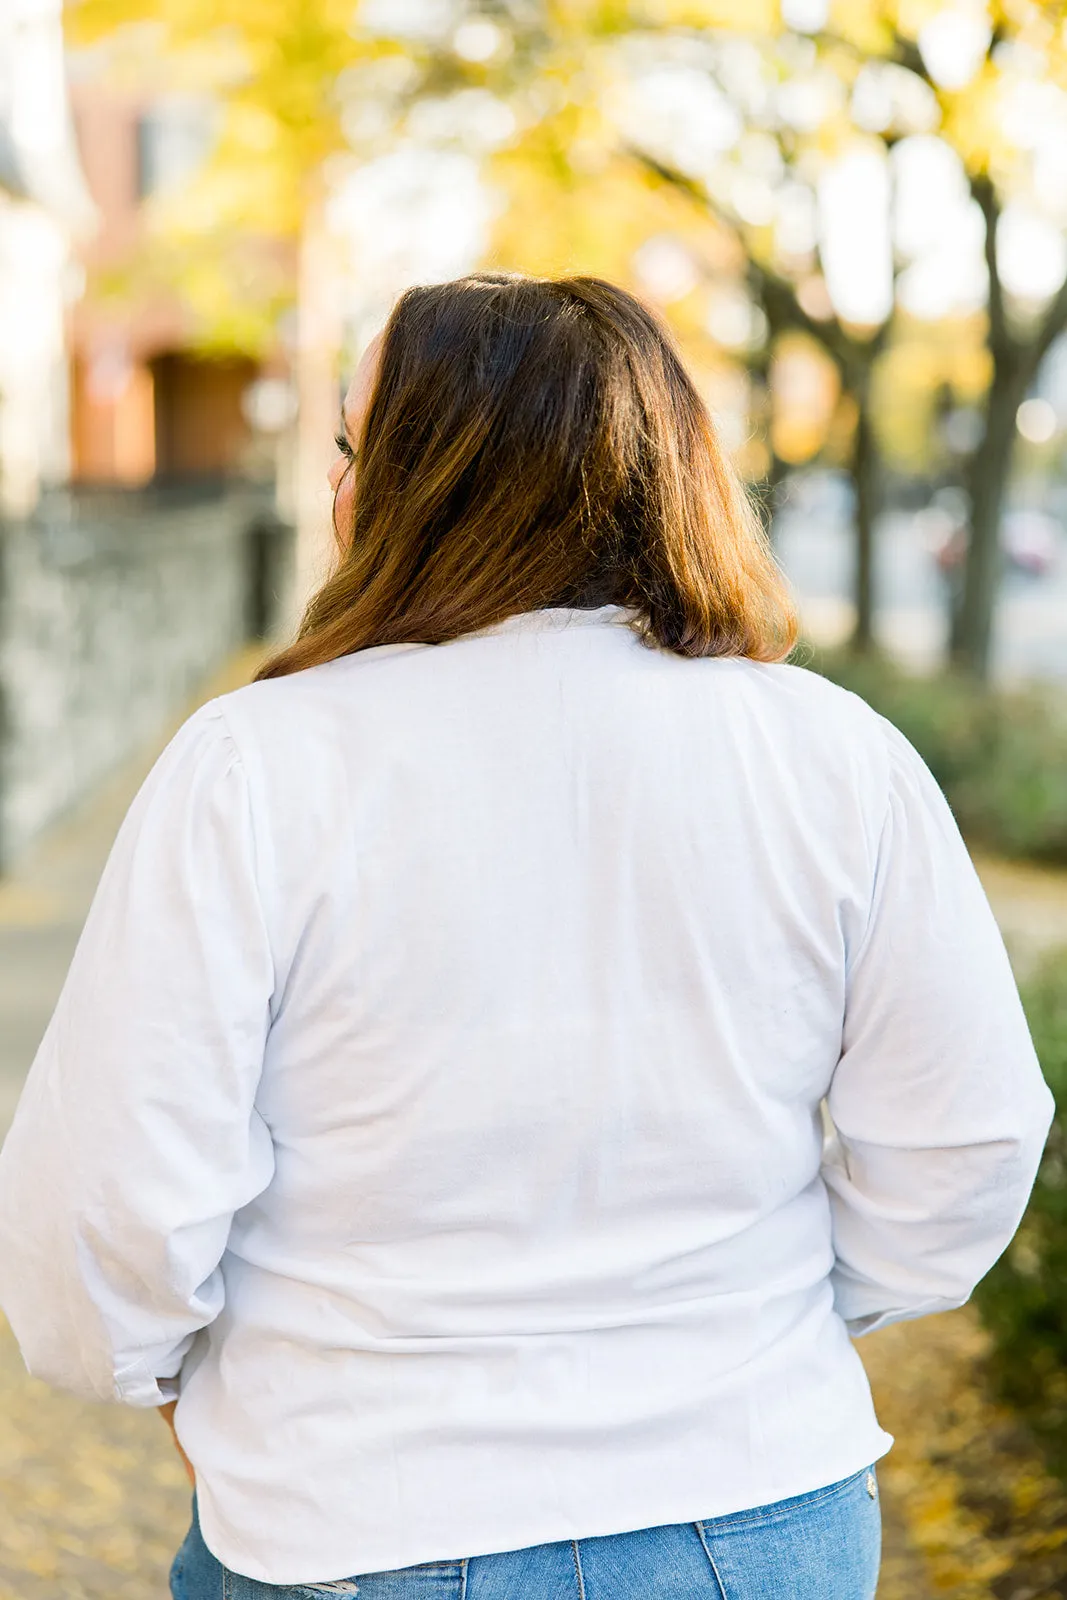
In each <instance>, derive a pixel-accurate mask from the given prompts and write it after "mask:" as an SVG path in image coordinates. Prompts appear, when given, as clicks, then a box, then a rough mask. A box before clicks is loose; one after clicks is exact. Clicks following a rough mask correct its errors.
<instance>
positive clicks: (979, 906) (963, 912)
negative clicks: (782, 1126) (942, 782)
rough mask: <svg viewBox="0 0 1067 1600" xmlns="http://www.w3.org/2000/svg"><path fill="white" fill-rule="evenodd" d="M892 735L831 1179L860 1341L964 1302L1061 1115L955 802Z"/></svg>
mask: <svg viewBox="0 0 1067 1600" xmlns="http://www.w3.org/2000/svg"><path fill="white" fill-rule="evenodd" d="M880 720H881V719H880ZM882 731H883V735H884V738H885V741H886V747H887V753H888V803H887V806H886V811H885V820H884V826H883V829H882V833H881V839H880V843H879V849H878V859H877V868H876V875H875V887H874V895H873V902H872V909H871V915H870V920H869V924H868V926H867V929H866V933H865V935H864V938H863V941H862V943H861V945H860V947H859V948H858V950H857V951H856V952H855V953H854V955H853V958H852V960H851V963H850V972H849V982H848V998H847V1005H846V1014H845V1022H844V1034H843V1040H842V1054H841V1058H840V1061H839V1063H838V1066H837V1069H836V1071H835V1073H834V1077H833V1081H832V1084H831V1088H830V1092H829V1095H828V1097H827V1105H828V1110H829V1113H830V1117H831V1120H832V1122H833V1125H834V1128H835V1129H836V1137H834V1138H832V1139H831V1140H830V1141H829V1142H828V1146H827V1152H826V1157H825V1161H824V1168H823V1176H824V1179H825V1182H826V1185H827V1188H828V1190H829V1194H830V1204H831V1211H832V1221H833V1236H834V1248H835V1255H836V1266H835V1269H834V1272H833V1284H834V1290H835V1297H836V1304H837V1308H838V1311H839V1312H840V1314H841V1316H842V1317H843V1318H844V1320H845V1322H846V1323H847V1325H848V1328H849V1331H850V1332H851V1333H852V1334H853V1335H859V1334H863V1333H869V1332H872V1331H873V1330H874V1329H875V1328H879V1327H882V1326H883V1325H885V1324H887V1323H890V1322H897V1321H901V1320H903V1319H905V1318H908V1317H919V1316H924V1315H925V1314H926V1313H928V1312H933V1311H945V1310H949V1309H951V1308H952V1307H954V1306H959V1305H962V1304H963V1303H964V1301H965V1300H966V1299H967V1298H968V1296H969V1295H970V1293H971V1291H972V1290H973V1288H974V1286H975V1284H976V1283H977V1282H978V1281H979V1279H981V1278H982V1277H983V1276H984V1275H985V1273H986V1272H988V1271H989V1268H990V1267H991V1266H992V1265H993V1263H994V1262H995V1261H996V1259H997V1257H998V1256H999V1255H1000V1254H1001V1252H1002V1251H1003V1250H1004V1249H1005V1247H1006V1246H1007V1244H1008V1243H1009V1241H1010V1240H1011V1237H1012V1235H1013V1234H1014V1232H1015V1230H1016V1228H1017V1227H1018V1225H1019V1221H1020V1219H1021V1217H1022V1214H1023V1211H1024V1209H1025V1207H1026V1203H1027V1200H1028V1198H1029V1195H1030V1190H1031V1188H1032V1186H1033V1182H1034V1178H1035V1176H1036V1173H1037V1167H1038V1163H1039V1161H1040V1158H1041V1152H1042V1150H1043V1148H1044V1143H1045V1139H1046V1137H1047V1135H1048V1130H1049V1126H1050V1123H1051V1118H1052V1112H1053V1100H1052V1096H1051V1094H1050V1093H1049V1090H1048V1087H1047V1085H1046V1084H1045V1082H1044V1079H1043V1078H1042V1076H1041V1070H1040V1067H1039V1066H1038V1062H1037V1058H1036V1056H1035V1053H1034V1048H1033V1045H1032V1043H1031V1040H1030V1034H1029V1031H1028V1028H1027V1025H1026V1019H1025V1017H1024V1015H1023V1010H1022V1005H1021V1003H1020V1000H1019V996H1018V991H1017V989H1016V986H1015V980H1014V977H1013V975H1012V971H1011V968H1010V966H1009V964H1008V958H1007V954H1006V952H1005V949H1004V944H1003V941H1002V939H1001V937H1000V933H999V930H998V928H997V925H996V923H995V921H994V919H993V914H992V912H991V910H990V908H989V904H988V902H987V900H986V897H985V894H984V892H983V890H982V886H981V884H980V882H979V880H978V876H977V873H976V872H975V870H974V867H973V865H972V863H971V860H970V857H969V856H968V854H967V850H966V847H965V846H964V843H963V840H962V839H961V837H960V834H959V830H958V828H957V827H956V823H955V820H954V818H953V816H952V813H951V811H950V810H949V807H948V804H947V803H946V801H945V798H944V796H943V795H942V793H941V791H940V789H939V788H938V786H937V784H936V783H935V782H934V780H933V778H932V777H931V775H930V773H929V771H928V770H927V768H926V767H925V766H924V764H923V762H922V761H921V760H920V758H919V756H918V755H917V754H916V752H915V751H914V750H913V749H912V747H911V745H910V744H908V742H907V740H905V739H904V737H903V736H902V735H901V734H900V733H898V732H897V730H896V729H895V728H893V727H891V725H890V724H889V723H883V728H882Z"/></svg>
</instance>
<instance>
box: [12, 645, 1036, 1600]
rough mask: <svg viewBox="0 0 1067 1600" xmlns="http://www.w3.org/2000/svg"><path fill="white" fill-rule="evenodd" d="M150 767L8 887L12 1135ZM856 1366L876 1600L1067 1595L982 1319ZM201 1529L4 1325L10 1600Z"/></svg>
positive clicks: (890, 1339) (159, 1442)
mask: <svg viewBox="0 0 1067 1600" xmlns="http://www.w3.org/2000/svg"><path fill="white" fill-rule="evenodd" d="M252 663H253V658H251V657H249V658H244V659H242V660H240V661H238V662H235V663H234V665H233V667H232V668H231V670H230V671H229V672H228V673H227V674H225V675H224V676H223V677H222V678H220V680H219V681H218V682H216V683H215V684H213V685H211V686H210V692H211V693H219V692H221V691H222V690H224V689H226V688H229V687H233V686H234V685H235V684H237V683H239V682H241V681H243V679H244V678H245V677H247V676H248V675H249V673H250V671H251V670H252ZM151 755H152V752H146V754H145V756H144V758H143V759H142V760H141V761H135V762H132V763H131V764H130V766H129V767H128V768H127V769H126V770H125V771H124V772H123V773H121V774H120V775H119V776H118V777H117V778H116V779H115V780H114V781H113V782H112V783H111V784H109V785H108V786H107V788H106V789H105V790H104V791H103V792H101V793H100V794H98V795H97V796H96V797H95V798H94V799H93V801H92V803H91V805H90V806H88V807H87V808H86V810H85V811H84V812H83V813H81V814H80V815H79V816H77V817H75V818H73V819H72V820H71V821H70V822H69V823H68V824H67V825H66V826H64V827H63V828H61V829H58V830H57V831H56V832H55V833H54V834H53V835H52V837H51V838H50V839H49V841H48V842H47V845H46V846H45V847H44V848H42V849H41V850H40V851H39V852H38V853H37V855H36V856H35V857H34V858H33V859H31V860H30V861H29V862H27V863H26V864H25V866H24V867H23V868H21V869H20V870H19V872H18V874H17V875H16V876H15V877H13V878H11V879H9V880H7V881H6V882H4V883H3V884H0V1132H2V1130H3V1129H4V1128H5V1127H6V1126H7V1122H8V1120H9V1118H10V1113H11V1111H12V1110H13V1108H14V1104H15V1100H16V1098H17V1095H18V1089H19V1085H20V1083H21V1080H22V1077H23V1075H24V1073H25V1070H26V1067H27V1066H28V1064H29V1061H30V1059H31V1057H32V1054H33V1050H34V1048H35V1046H36V1043H37V1040H38V1038H39V1037H40V1034H41V1031H42V1029H43V1027H44V1024H45V1022H46V1021H47V1018H48V1014H49V1011H50V1009H51V1006H52V1004H53V1003H54V1000H55V996H56V994H57V993H58V990H59V986H60V984H61V982H62V979H63V976H64V973H65V972H66V968H67V964H68V962H69V960H70V955H71V952H72V950H73V947H74V942H75V940H76V938H77V933H78V928H79V926H80V924H81V919H82V917H83V916H84V913H85V909H86V906H87V904H88V900H89V897H90V895H91V893H92V889H93V885H94V884H95V881H96V877H97V875H98V873H99V870H100V867H101V865H102V863H103V858H104V855H105V854H106V851H107V848H108V845H109V844H110V841H111V838H112V837H113V835H114V832H115V829H116V827H117V826H118V823H119V821H120V819H121V817H122V814H123V812H124V811H125V808H126V806H127V804H128V803H129V800H130V798H131V795H132V793H133V790H134V788H135V787H136V785H137V784H138V783H139V781H140V779H141V777H142V776H143V774H144V772H145V771H146V770H147V767H148V765H149V762H150V760H151ZM980 868H981V871H982V874H983V878H984V880H985V882H986V887H987V890H988V891H989V893H990V897H991V899H992V900H993V903H994V908H995V909H996V910H997V914H998V917H999V918H1000V920H1001V926H1002V927H1003V928H1004V930H1005V936H1006V938H1007V940H1008V944H1009V948H1010V949H1011V950H1012V954H1013V959H1015V960H1016V962H1017V964H1019V965H1021V966H1025V965H1027V964H1028V963H1029V962H1030V961H1031V960H1032V959H1033V957H1034V955H1035V954H1037V953H1038V951H1039V950H1040V949H1041V948H1043V947H1044V946H1046V945H1049V944H1057V943H1062V944H1067V874H1062V875H1057V874H1049V873H1042V872H1038V871H1036V870H1034V869H1032V868H1025V867H1022V868H1020V867H1013V866H1008V865H1005V864H1004V863H1000V862H983V863H980ZM858 1348H859V1349H860V1351H861V1353H862V1355H863V1357H864V1361H865V1363H866V1365H867V1369H868V1372H869V1375H870V1378H871V1384H872V1387H873V1389H874V1392H875V1398H876V1401H877V1404H878V1409H879V1414H880V1416H881V1418H882V1421H883V1423H884V1425H885V1426H886V1427H887V1428H888V1429H889V1431H890V1432H891V1433H894V1434H895V1436H896V1439H897V1444H896V1446H895V1448H894V1450H893V1451H892V1452H891V1454H890V1455H889V1456H888V1457H887V1458H886V1459H885V1460H884V1461H883V1462H882V1463H881V1465H880V1467H879V1476H880V1481H881V1484H882V1500H883V1512H884V1517H885V1533H886V1538H885V1562H884V1569H883V1576H882V1583H881V1585H880V1588H879V1600H935V1597H936V1600H941V1597H946V1600H1045V1597H1048V1600H1051V1597H1052V1596H1062V1595H1064V1594H1067V1499H1065V1497H1064V1495H1063V1492H1062V1490H1060V1489H1059V1488H1058V1487H1057V1486H1056V1485H1054V1484H1052V1483H1050V1482H1049V1480H1048V1479H1047V1477H1046V1476H1045V1475H1044V1474H1043V1472H1042V1469H1041V1465H1040V1461H1039V1459H1038V1458H1037V1456H1036V1454H1035V1452H1034V1451H1033V1449H1032V1447H1031V1445H1030V1443H1029V1441H1028V1439H1027V1437H1026V1435H1025V1432H1024V1431H1023V1430H1021V1429H1020V1428H1019V1427H1018V1425H1017V1424H1016V1423H1015V1422H1014V1420H1013V1419H1012V1418H1011V1416H1010V1415H1009V1414H1007V1413H1006V1412H1004V1411H1003V1410H1002V1409H1000V1408H998V1407H997V1406H995V1405H994V1404H993V1402H992V1401H991V1400H990V1398H989V1396H988V1394H987V1393H986V1390H985V1388H984V1384H983V1380H982V1361H983V1356H984V1350H985V1339H984V1334H983V1332H982V1330H981V1327H980V1325H979V1323H978V1321H977V1319H976V1317H975V1316H974V1315H973V1313H971V1311H970V1310H969V1309H964V1310H963V1311H959V1312H953V1313H950V1314H948V1315H947V1316H941V1317H932V1318H927V1319H925V1320H924V1321H921V1322H916V1323H909V1324H904V1325H902V1326H899V1327H894V1328H889V1329H887V1330H886V1331H885V1332H884V1333H882V1334H875V1335H873V1336H871V1337H869V1338H868V1339H865V1340H862V1341H861V1342H860V1344H859V1346H858ZM188 1517H189V1490H188V1485H187V1483H186V1480H185V1476H184V1474H183V1472H182V1470H181V1467H180V1466H179V1464H178V1461H177V1459H176V1457H175V1456H174V1454H173V1451H172V1449H171V1446H170V1442H169V1438H168V1436H167V1434H166V1431H165V1429H164V1428H163V1426H162V1424H161V1423H160V1422H159V1419H158V1417H156V1415H155V1414H154V1413H152V1412H149V1413H145V1412H138V1411H132V1410H129V1409H127V1408H124V1407H119V1406H95V1405H87V1404H83V1403H82V1402H79V1401H76V1400H72V1399H70V1398H68V1397H67V1396H65V1395H58V1394H54V1393H53V1392H52V1391H51V1390H49V1389H47V1388H46V1387H45V1386H44V1385H43V1384H40V1383H37V1382H35V1381H34V1380H32V1379H30V1378H28V1377H27V1376H26V1374H25V1371H24V1369H23V1367H22V1363H21V1361H20V1359H19V1356H18V1352H17V1350H16V1348H15V1345H14V1341H13V1339H12V1338H11V1335H10V1333H9V1332H8V1330H7V1329H6V1327H4V1326H3V1323H2V1321H0V1600H165V1597H166V1596H167V1594H168V1588H167V1569H168V1567H169V1564H170V1560H171V1558H172V1556H173V1553H174V1550H175V1549H176V1548H177V1545H178V1544H179V1543H180V1541H181V1539H182V1537H183V1535H184V1531H185V1528H186V1526H187V1525H188ZM994 1585H995V1588H994Z"/></svg>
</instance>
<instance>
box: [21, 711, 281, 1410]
mask: <svg viewBox="0 0 1067 1600" xmlns="http://www.w3.org/2000/svg"><path fill="white" fill-rule="evenodd" d="M272 990H273V964H272V960H271V955H270V949H269V941H268V937H267V931H266V928H265V925H264V918H263V914H262V910H261V906H260V897H259V895H258V893H257V885H256V848H255V838H254V831H253V826H252V819H251V815H250V807H249V796H248V792H247V788H246V782H245V776H244V772H243V769H242V766H241V762H240V759H239V756H238V752H237V750H236V748H235V746H234V744H233V742H232V740H231V738H230V736H229V734H228V732H227V728H226V724H225V721H224V720H223V715H222V712H221V710H220V708H219V707H218V705H217V704H216V703H212V704H211V705H208V706H206V707H204V708H203V709H202V710H201V711H199V712H198V713H197V714H196V715H195V716H194V717H192V718H191V719H190V720H189V721H188V722H187V723H186V724H185V726H184V727H183V728H182V729H181V730H180V731H179V733H178V734H177V736H176V737H175V738H174V740H173V741H172V742H171V744H170V745H169V746H168V748H167V749H166V750H165V751H164V753H163V755H162V756H161V757H160V759H159V761H158V762H157V763H156V766H155V767H154V769H153V771H152V772H151V773H150V775H149V777H148V779H147V780H146V782H145V784H144V786H143V788H142V789H141V792H140V793H139V795H138V796H137V798H136V800H135V801H134V803H133V805H132V807H131V808H130V811H129V813H128V815H127V817H126V819H125V821H124V822H123V825H122V827H121V829H120V831H119V834H118V837H117V839H116V841H115V844H114V847H113V849H112V851H111V855H110V857H109V860H108V863H107V866H106V868H105V870H104V873H103V876H102V878H101V880H100V884H99V887H98V889H97V892H96V896H95V898H94V901H93V904H92V908H91V910H90V912H89V916H88V919H87V921H86V923H85V927H84V930H83V932H82V936H81V939H80V941H79V943H78V947H77V950H76V952H75V955H74V960H73V962H72V964H71V968H70V972H69V974H68V976H67V980H66V983H65V985H64V987H63V991H62V994H61V996H60V999H59V1003H58V1005H57V1007H56V1011H55V1014H54V1016H53V1017H52V1020H51V1022H50V1024H49V1026H48V1030H47V1032H46V1033H45V1036H44V1039H43V1040H42V1042H41V1046H40V1049H39V1051H38V1053H37V1057H36V1059H35V1061H34V1063H33V1066H32V1068H31V1071H30V1074H29V1077H28V1079H27V1082H26V1086H25V1089H24V1091H23V1094H22V1098H21V1100H20V1103H19V1106H18V1110H17V1112H16V1115H15V1120H14V1124H13V1126H12V1128H11V1132H10V1134H9V1135H8V1138H7V1140H6V1142H5V1144H4V1148H3V1151H2V1152H0V1305H2V1307H3V1309H4V1311H5V1313H6V1314H7V1317H8V1320H9V1321H10V1323H11V1327H12V1329H13V1331H14V1334H15V1337H16V1339H17V1340H18V1342H19V1345H20V1347H21V1350H22V1354H23V1357H24V1359H25V1361H26V1364H27V1366H28V1367H29V1370H30V1371H31V1372H32V1373H34V1374H35V1375H36V1376H38V1377H41V1378H43V1379H45V1380H46V1381H47V1382H49V1383H52V1384H55V1385H56V1386H58V1387H60V1388H63V1389H69V1390H71V1391H72V1392H74V1393H76V1394H80V1395H84V1396H87V1397H91V1398H92V1397H95V1398H99V1399H103V1400H122V1401H125V1402H127V1403H128V1404H131V1405H140V1406H151V1405H158V1404H160V1403H161V1402H162V1401H164V1400H166V1399H168V1398H171V1397H172V1393H173V1391H174V1385H173V1384H172V1383H170V1382H169V1381H168V1380H171V1379H174V1378H175V1376H176V1374H177V1373H178V1372H179V1370H180V1367H181V1363H182V1359H183V1357H184V1355H185V1354H186V1352H187V1351H188V1349H189V1347H190V1345H191V1343H192V1341H193V1338H194V1336H195V1334H196V1332H197V1331H198V1330H199V1329H201V1328H203V1327H205V1326H206V1325H207V1324H208V1323H210V1322H211V1321H212V1320H213V1319H214V1318H215V1317H216V1316H217V1315H218V1313H219V1311H220V1309H221V1306H222V1300H223V1279H222V1272H221V1270H220V1261H221V1258H222V1255H223V1251H224V1250H225V1247H226V1241H227V1236H228V1233H229V1228H230V1222H231V1219H232V1217H233V1214H234V1212H235V1211H236V1210H237V1209H238V1208H239V1207H241V1206H243V1205H245V1204H246V1203H247V1202H248V1201H250V1200H251V1199H253V1198H254V1197H255V1196H256V1195H257V1194H259V1193H260V1192H261V1191H262V1190H263V1189H264V1188H265V1187H266V1185H267V1184H268V1182H269V1181H270V1178H271V1175H272V1172H273V1147H272V1144H271V1139H270V1136H269V1133H268V1130H267V1128H266V1126H265V1124H264V1123H263V1122H262V1120H261V1119H260V1117H259V1115H258V1113H257V1112H256V1109H255V1105H254V1099H255V1094H256V1088H257V1084H258V1081H259V1077H260V1073H261V1069H262V1063H263V1051H264V1044H265V1040H266V1035H267V1030H268V1027H269V1018H270V1003H271V995H272Z"/></svg>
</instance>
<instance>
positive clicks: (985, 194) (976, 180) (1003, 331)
mask: <svg viewBox="0 0 1067 1600" xmlns="http://www.w3.org/2000/svg"><path fill="white" fill-rule="evenodd" d="M969 179H970V186H971V194H972V195H973V196H974V198H975V200H976V201H977V202H978V205H979V206H980V208H981V211H982V216H983V217H984V218H985V241H984V248H985V261H986V267H987V268H988V271H989V344H990V349H991V350H992V353H993V356H994V359H995V360H997V361H1000V362H1003V361H1005V360H1010V359H1011V357H1012V356H1013V355H1014V353H1015V341H1014V340H1013V338H1012V334H1011V329H1010V328H1009V326H1008V313H1007V307H1006V306H1005V304H1004V285H1003V284H1002V282H1001V279H1000V266H999V264H998V262H997V233H998V231H999V228H1000V201H999V199H998V198H997V191H996V188H995V187H994V184H993V180H992V178H990V177H989V175H988V174H987V173H985V172H977V173H973V174H969Z"/></svg>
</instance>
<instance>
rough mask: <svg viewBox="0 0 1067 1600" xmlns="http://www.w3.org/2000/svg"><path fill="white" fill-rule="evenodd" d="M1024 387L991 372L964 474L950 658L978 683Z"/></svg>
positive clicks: (988, 638) (1010, 373)
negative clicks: (962, 537)
mask: <svg viewBox="0 0 1067 1600" xmlns="http://www.w3.org/2000/svg"><path fill="white" fill-rule="evenodd" d="M1025 387H1026V386H1025V382H1023V381H1022V380H1021V379H1020V377H1019V375H1018V374H1017V372H1016V371H1015V369H1014V368H1013V367H1011V366H1008V365H1006V364H1004V363H1001V364H999V366H998V368H997V369H995V371H994V376H993V382H992V385H991V386H990V390H989V396H988V399H987V401H986V416H985V429H984V432H983V435H982V441H981V443H980V444H979V446H978V449H977V450H976V451H975V453H974V455H973V456H972V458H971V462H970V469H969V472H968V485H967V486H968V490H969V493H970V498H971V517H970V540H969V542H968V546H967V564H966V568H965V570H964V577H963V592H962V594H961V596H960V600H959V604H958V605H957V607H956V610H955V614H954V616H953V618H952V633H951V640H950V656H951V660H952V662H953V664H954V665H955V666H958V667H961V668H963V670H964V671H966V672H969V673H970V674H971V675H972V676H974V677H976V678H980V679H984V678H986V677H988V675H989V667H990V654H991V647H992V642H993V612H994V607H995V605H996V598H997V588H998V586H999V581H1000V523H1001V517H1002V516H1003V512H1004V501H1005V498H1006V495H1007V490H1008V481H1009V478H1010V475H1011V465H1012V458H1013V456H1014V453H1015V414H1016V412H1017V410H1018V407H1019V402H1020V400H1021V398H1022V393H1023V392H1025Z"/></svg>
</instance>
